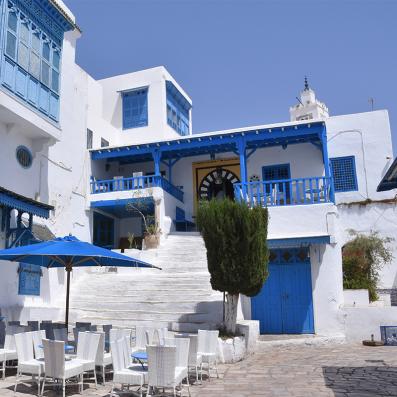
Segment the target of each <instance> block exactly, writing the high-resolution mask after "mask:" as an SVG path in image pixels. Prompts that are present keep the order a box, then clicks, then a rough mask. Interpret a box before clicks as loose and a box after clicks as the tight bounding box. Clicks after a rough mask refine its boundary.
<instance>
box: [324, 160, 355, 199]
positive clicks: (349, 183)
mask: <svg viewBox="0 0 397 397" xmlns="http://www.w3.org/2000/svg"><path fill="white" fill-rule="evenodd" d="M330 161H331V168H332V175H333V179H334V188H335V192H350V191H354V190H357V189H358V188H357V175H356V162H355V158H354V156H346V157H334V158H331V159H330Z"/></svg>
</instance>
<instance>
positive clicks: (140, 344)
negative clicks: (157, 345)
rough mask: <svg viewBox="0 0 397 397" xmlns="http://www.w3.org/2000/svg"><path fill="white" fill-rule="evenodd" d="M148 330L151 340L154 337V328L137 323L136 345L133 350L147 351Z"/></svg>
mask: <svg viewBox="0 0 397 397" xmlns="http://www.w3.org/2000/svg"><path fill="white" fill-rule="evenodd" d="M146 331H147V332H148V338H149V340H150V341H151V340H152V339H153V334H154V328H149V327H143V326H140V325H137V326H136V327H135V346H134V347H133V348H132V351H133V352H138V351H145V349H146V345H147V344H150V343H147V340H146V339H147V337H146Z"/></svg>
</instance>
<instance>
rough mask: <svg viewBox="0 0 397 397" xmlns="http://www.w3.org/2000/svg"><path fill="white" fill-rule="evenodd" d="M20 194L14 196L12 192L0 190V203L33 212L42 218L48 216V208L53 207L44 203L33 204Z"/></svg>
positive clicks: (29, 212)
mask: <svg viewBox="0 0 397 397" xmlns="http://www.w3.org/2000/svg"><path fill="white" fill-rule="evenodd" d="M10 193H11V192H10ZM20 197H21V196H19V195H18V197H15V196H14V195H13V194H12V193H11V194H7V193H6V192H0V204H2V205H5V206H7V207H10V208H12V209H17V210H19V211H23V212H27V213H28V214H33V215H36V216H40V217H42V218H49V216H50V209H52V208H53V207H50V206H47V205H45V204H42V206H43V207H41V205H40V206H39V205H35V204H34V203H33V202H32V201H33V200H29V199H27V201H24V200H23V199H22V198H20Z"/></svg>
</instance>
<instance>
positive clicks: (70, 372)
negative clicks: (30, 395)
mask: <svg viewBox="0 0 397 397" xmlns="http://www.w3.org/2000/svg"><path fill="white" fill-rule="evenodd" d="M43 347H44V362H45V376H44V379H43V388H42V394H43V393H44V386H45V382H46V379H48V378H50V379H52V380H53V381H56V380H59V381H62V394H63V397H65V387H66V380H68V379H70V378H75V377H77V378H78V379H79V382H78V385H79V392H80V394H81V393H83V372H84V368H83V365H82V364H81V363H79V362H77V360H75V359H73V360H69V361H65V342H61V341H57V340H49V339H43ZM68 385H69V383H68Z"/></svg>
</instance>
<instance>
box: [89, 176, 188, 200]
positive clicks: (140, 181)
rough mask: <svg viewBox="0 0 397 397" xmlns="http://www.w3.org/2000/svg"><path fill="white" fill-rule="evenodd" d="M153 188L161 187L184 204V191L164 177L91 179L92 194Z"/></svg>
mask: <svg viewBox="0 0 397 397" xmlns="http://www.w3.org/2000/svg"><path fill="white" fill-rule="evenodd" d="M151 187H161V188H162V189H163V190H164V191H166V192H167V193H169V194H171V195H172V196H173V197H175V198H176V199H178V200H179V201H182V202H183V191H182V190H180V189H179V188H177V187H176V186H174V185H173V184H172V183H170V182H169V181H168V180H167V179H165V178H163V177H162V176H158V175H150V176H135V177H131V178H113V179H102V180H97V179H94V178H91V194H98V193H109V192H120V191H127V190H139V189H146V188H151Z"/></svg>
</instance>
